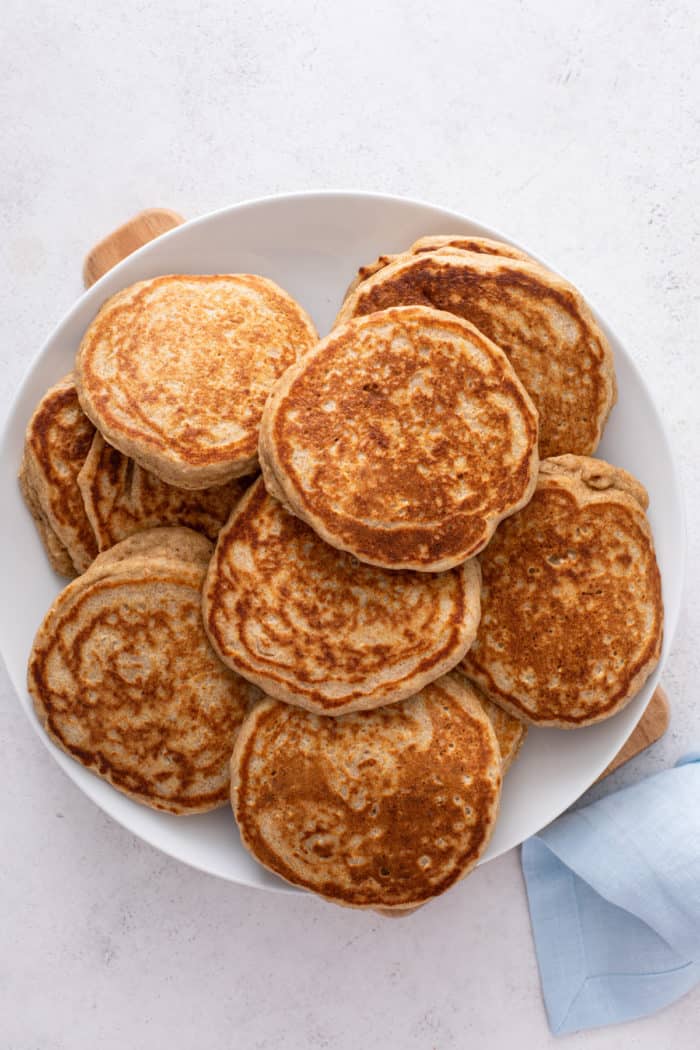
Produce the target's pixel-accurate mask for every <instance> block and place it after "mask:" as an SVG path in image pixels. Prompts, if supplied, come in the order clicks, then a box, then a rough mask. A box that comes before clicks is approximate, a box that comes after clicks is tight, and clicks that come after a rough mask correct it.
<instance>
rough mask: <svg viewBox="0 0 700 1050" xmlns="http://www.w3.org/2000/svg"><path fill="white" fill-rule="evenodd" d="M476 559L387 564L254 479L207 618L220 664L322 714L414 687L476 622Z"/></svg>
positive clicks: (208, 585)
mask: <svg viewBox="0 0 700 1050" xmlns="http://www.w3.org/2000/svg"><path fill="white" fill-rule="evenodd" d="M479 589H480V578H479V568H478V565H477V563H476V562H475V561H471V562H467V563H466V564H464V565H461V566H460V567H459V568H457V569H453V570H451V571H449V572H445V573H440V574H437V573H435V574H428V573H417V572H388V571H386V570H384V569H378V568H375V567H374V566H371V565H364V564H362V563H361V562H358V561H357V560H356V559H355V558H353V557H352V556H351V555H350V554H345V553H344V552H342V551H338V550H336V549H335V548H334V547H330V546H328V544H326V543H324V542H323V540H321V539H319V537H318V536H317V535H316V534H315V533H314V532H313V531H312V530H311V529H310V528H309V526H308V525H306V524H305V523H304V522H303V521H301V520H300V519H299V518H297V517H295V516H294V515H292V514H290V513H289V512H288V511H286V510H285V509H284V507H283V506H282V505H281V504H280V503H279V502H278V501H277V500H276V499H273V498H272V497H271V496H270V495H269V494H268V493H267V492H266V491H265V487H264V485H263V483H262V481H261V480H259V481H257V482H256V483H255V485H253V487H252V488H251V489H250V490H249V492H248V493H247V494H246V495H245V496H244V497H243V499H242V500H241V502H240V503H239V504H238V506H237V507H236V509H235V510H234V512H233V514H232V515H231V518H230V520H229V522H228V523H227V525H226V526H225V527H224V528H223V529H222V531H221V533H220V534H219V540H218V543H217V545H216V550H215V552H214V557H213V558H212V560H211V564H210V566H209V571H208V574H207V579H206V582H205V585H204V590H203V605H202V611H203V617H204V624H205V627H206V629H207V632H208V634H209V638H210V640H211V643H212V645H213V646H214V649H215V650H216V652H217V653H218V654H219V656H220V657H221V659H222V660H223V661H224V663H226V664H228V666H229V667H232V668H233V669H234V670H235V671H238V672H239V674H242V675H244V676H245V677H246V678H248V679H250V681H252V682H255V683H256V684H257V685H259V686H260V688H261V689H263V690H264V691H265V692H266V693H268V694H269V695H270V696H274V697H276V698H277V699H279V700H285V701H287V702H288V703H290V704H298V705H300V706H301V707H306V708H308V709H309V710H310V711H317V712H319V713H321V714H334V715H338V714H342V713H343V712H347V711H356V710H362V709H368V708H372V707H379V706H381V705H383V704H387V703H391V702H394V701H397V700H402V699H404V697H408V696H411V695H412V694H413V693H415V692H417V691H418V690H419V689H420V688H421V687H422V686H424V685H425V684H426V683H428V682H430V681H432V680H433V679H434V678H437V677H438V676H439V675H441V674H444V673H445V672H446V671H448V670H450V669H451V668H452V667H454V666H455V664H457V663H458V662H459V660H460V659H461V658H462V656H463V655H464V653H466V651H467V650H468V648H469V646H470V645H471V643H472V641H473V639H474V636H475V634H476V628H477V625H478V622H479Z"/></svg>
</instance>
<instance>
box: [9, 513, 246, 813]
mask: <svg viewBox="0 0 700 1050" xmlns="http://www.w3.org/2000/svg"><path fill="white" fill-rule="evenodd" d="M156 531H157V532H161V533H162V532H167V531H169V530H156ZM173 531H175V532H178V533H184V532H186V530H173ZM191 535H193V536H195V540H196V542H195V543H194V545H193V546H194V553H193V556H192V557H190V556H189V555H188V556H187V558H178V557H177V556H176V548H177V544H178V543H180V544H181V543H182V542H183V540H184V537H182V536H180V537H179V540H176V543H175V545H171V544H168V543H167V540H166V539H165V538H164V537H160V538H158V543H157V546H158V547H159V549H160V551H161V552H163V551H165V550H168V549H169V555H168V558H169V560H165V559H161V558H159V557H152V558H151V559H150V560H148V559H147V558H144V557H142V556H141V555H143V553H144V550H145V542H144V540H143V539H142V537H146V538H148V533H141V534H139V535H138V536H135V537H132V538H131V539H130V540H126V541H125V544H131V543H132V540H134V541H139V543H137V544H136V545H135V546H136V549H134V547H132V555H134V554H136V555H138V556H129V553H128V552H126V556H124V553H125V552H122V551H120V547H121V546H122V544H118V545H117V546H116V547H114V548H112V550H111V551H108V552H107V553H106V554H103V555H101V556H100V558H98V559H97V562H96V563H95V566H94V567H92V568H90V569H89V570H88V571H87V572H86V573H85V574H84V575H83V576H80V577H79V578H78V579H77V580H75V581H73V583H71V584H69V585H68V586H67V587H66V588H65V590H64V591H63V592H62V593H61V594H60V595H59V596H58V598H57V599H56V601H55V602H54V604H53V606H52V607H51V609H50V610H49V613H48V614H47V616H46V618H45V620H44V622H43V624H42V625H41V627H40V628H39V631H38V632H37V635H36V638H35V640H34V645H33V648H32V652H31V656H30V660H29V668H28V686H29V691H30V693H31V695H32V699H33V701H34V707H35V709H36V713H37V716H38V718H39V720H40V721H41V723H42V725H43V726H44V728H45V730H46V732H47V733H48V734H49V736H50V737H51V738H52V740H53V741H54V742H55V743H56V744H57V745H58V746H59V747H61V748H62V749H63V750H64V751H66V752H67V753H68V754H69V755H71V756H72V757H73V758H75V759H76V760H77V761H79V762H81V763H82V764H83V765H84V766H86V767H87V768H88V769H90V770H92V771H93V772H94V773H96V774H97V775H98V776H101V777H103V778H104V779H105V780H108V781H109V783H111V784H112V785H113V786H114V787H115V788H117V789H118V790H119V791H121V792H123V793H124V794H126V795H129V796H131V797H132V798H134V799H136V801H138V802H142V803H145V804H146V805H148V806H151V807H152V808H154V809H158V810H164V811H166V812H169V813H177V814H188V813H199V812H203V811H205V810H209V809H213V808H214V807H216V806H220V805H222V804H224V803H225V802H226V800H227V798H228V793H229V768H228V764H229V760H230V756H231V751H232V748H233V743H234V739H235V736H236V734H237V732H238V729H239V727H240V725H241V722H242V720H243V717H244V715H245V712H246V710H247V708H248V705H249V703H250V702H251V701H253V700H255V699H257V698H259V697H260V695H261V694H260V692H259V690H257V689H256V688H255V686H252V685H251V684H250V683H248V682H246V681H245V679H243V678H240V677H239V676H238V675H236V674H234V673H233V672H232V671H230V670H229V669H228V668H225V667H224V666H223V665H222V664H221V663H220V661H219V660H218V659H217V657H216V656H215V654H214V652H213V651H212V649H211V646H210V645H209V643H208V641H207V637H206V634H205V632H204V629H203V627H202V622H201V616H200V591H201V583H202V579H203V577H204V572H205V564H204V562H203V561H202V559H201V554H199V555H198V554H197V553H196V550H197V545H198V544H201V543H203V544H206V545H207V546H208V547H210V545H209V544H208V541H206V540H205V539H204V537H201V536H196V534H191ZM110 561H111V564H110ZM98 563H99V564H98Z"/></svg>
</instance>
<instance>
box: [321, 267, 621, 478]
mask: <svg viewBox="0 0 700 1050" xmlns="http://www.w3.org/2000/svg"><path fill="white" fill-rule="evenodd" d="M408 303H411V304H416V305H429V306H432V307H435V308H436V309H444V310H449V311H451V312H452V313H454V314H456V315H457V316H459V317H463V318H466V320H468V321H471V322H472V323H473V324H475V325H476V326H477V328H479V329H480V331H482V332H483V333H484V335H486V336H488V338H489V339H492V340H493V341H494V342H495V343H496V344H497V345H498V346H500V347H501V348H502V349H503V350H504V351H505V353H506V354H507V356H508V358H509V359H510V362H511V364H512V365H513V367H514V369H515V371H516V372H517V374H518V376H519V378H520V379H521V381H522V383H523V385H524V387H525V389H526V390H527V392H528V393H529V394H530V396H531V398H532V400H533V402H534V404H535V407H536V408H537V410H538V412H539V417H540V437H539V450H540V456H541V457H542V458H545V457H547V456H555V455H558V454H562V453H577V454H583V455H588V454H590V453H592V452H594V451H595V449H596V447H597V445H598V442H599V441H600V438H601V436H602V433H603V428H604V426H605V423H606V421H607V418H608V416H609V414H610V410H611V409H612V406H613V404H614V403H615V399H616V385H615V371H614V364H613V356H612V350H611V349H610V346H609V344H608V342H607V339H606V338H605V336H604V335H603V333H602V332H601V330H600V328H599V327H598V325H597V323H596V321H595V319H594V317H593V315H592V314H591V312H590V310H589V309H588V307H587V305H586V303H585V302H584V300H583V298H582V297H581V296H580V295H579V293H578V292H577V291H576V289H575V288H574V287H573V285H571V284H569V283H568V282H567V281H565V280H564V279H563V278H561V277H558V276H557V275H555V274H553V273H551V272H550V271H548V270H545V269H544V268H543V267H541V266H539V265H537V264H535V263H528V262H525V261H522V260H516V259H506V258H496V257H495V256H493V255H484V254H477V253H473V252H472V253H469V252H460V253H453V254H449V253H443V252H438V253H436V252H433V253H428V254H418V255H416V256H413V257H409V258H406V259H400V260H399V261H397V262H395V263H392V264H391V265H388V266H385V267H384V268H383V269H381V270H380V271H379V272H378V273H376V274H375V275H374V276H373V277H370V278H369V279H367V280H365V281H363V282H362V284H360V285H359V286H358V287H357V288H356V289H355V291H354V292H353V294H352V295H350V296H349V297H348V299H347V300H346V301H345V302H344V303H343V306H342V307H341V310H340V313H339V314H338V317H337V319H336V324H344V323H345V322H347V321H350V320H352V319H353V318H357V317H361V316H364V315H366V314H370V313H373V312H375V311H377V310H385V309H387V308H388V307H392V306H399V305H403V304H408Z"/></svg>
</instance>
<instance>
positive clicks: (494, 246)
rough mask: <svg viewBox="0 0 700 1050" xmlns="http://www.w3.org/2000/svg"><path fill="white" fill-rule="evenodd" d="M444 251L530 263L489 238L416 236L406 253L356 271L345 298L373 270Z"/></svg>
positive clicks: (384, 257) (381, 257)
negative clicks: (417, 256) (416, 256)
mask: <svg viewBox="0 0 700 1050" xmlns="http://www.w3.org/2000/svg"><path fill="white" fill-rule="evenodd" d="M445 250H449V252H450V253H451V254H452V253H454V252H476V253H477V255H499V256H503V257H504V258H506V259H524V260H525V262H533V260H532V259H531V258H530V256H529V255H526V254H525V252H521V251H520V249H519V248H514V247H513V246H512V244H505V243H504V242H503V241H494V240H492V239H491V238H489V237H465V236H464V235H463V234H459V233H456V234H438V235H435V236H430V237H419V239H418V240H417V241H414V242H413V244H412V245H411V247H410V248H407V249H406V251H405V252H397V254H396V255H379V256H378V257H377V258H376V259H375V260H374V262H371V263H369V264H368V265H367V266H361V267H360V269H359V270H358V271H357V276H356V277H355V279H354V280H353V281H352V283H351V284H350V286H349V287H348V290H347V292H346V293H345V298H346V299H347V297H348V296H349V295H350V294H351V293H352V292H354V291H355V289H356V288H357V286H358V285H359V284H361V283H362V282H363V281H366V280H367V278H368V277H373V276H374V274H375V273H378V272H379V271H380V270H383V269H384V267H385V266H389V264H390V263H395V262H398V260H399V259H406V258H408V257H409V256H411V255H423V254H424V253H425V252H442V251H445Z"/></svg>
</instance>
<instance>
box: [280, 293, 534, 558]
mask: <svg viewBox="0 0 700 1050" xmlns="http://www.w3.org/2000/svg"><path fill="white" fill-rule="evenodd" d="M373 280H374V278H373ZM260 462H261V466H262V468H263V475H264V477H265V483H266V485H267V487H268V488H269V489H270V491H271V492H272V493H273V494H274V495H276V496H278V497H279V498H280V499H281V500H282V501H283V502H284V503H285V505H287V506H288V507H289V508H290V509H291V510H292V511H293V512H294V513H295V514H297V515H298V516H299V517H300V518H303V519H304V521H306V522H307V523H308V524H309V525H311V527H312V528H313V529H314V530H315V531H316V532H317V533H318V534H319V535H320V536H321V537H322V538H323V539H324V540H325V541H326V542H327V543H330V544H332V545H333V546H334V547H338V548H339V549H341V550H346V551H349V552H350V553H352V554H354V555H355V557H357V558H359V559H360V560H361V561H364V562H368V563H369V564H371V565H378V566H381V567H383V568H387V569H414V570H418V571H421V572H438V571H443V570H445V569H449V568H452V567H453V566H455V565H458V564H460V563H461V562H463V561H465V559H467V558H470V557H472V555H474V554H476V553H477V552H478V551H479V550H481V548H482V547H484V546H485V545H486V544H487V543H488V541H489V539H490V537H491V535H492V533H493V531H494V529H495V528H496V526H497V524H498V522H499V521H501V520H502V518H504V517H506V516H507V515H508V514H512V513H513V512H514V511H515V510H517V509H518V508H519V507H522V506H524V505H525V503H527V501H528V500H529V498H530V495H531V493H532V491H533V488H534V485H535V481H536V475H537V413H536V411H535V409H534V408H533V405H532V402H531V401H530V398H529V397H528V395H527V393H526V392H525V390H524V388H523V386H522V384H521V383H520V381H519V380H518V378H517V376H516V375H515V372H514V371H513V369H512V368H511V366H510V364H509V363H508V359H507V358H506V356H505V354H503V353H502V352H501V351H500V350H499V348H498V347H497V346H495V345H494V344H493V343H492V342H490V340H488V339H487V338H486V337H485V336H483V335H482V334H481V333H480V332H479V331H477V330H476V329H475V328H474V327H473V325H470V324H467V323H466V322H465V321H462V320H460V319H459V318H456V317H454V316H453V315H451V314H447V313H444V312H441V311H437V310H432V309H428V308H426V307H422V306H413V307H399V308H395V309H393V310H386V311H384V312H382V313H377V314H374V315H372V316H371V317H362V318H358V319H357V320H356V321H354V322H352V323H351V324H348V325H342V326H341V327H340V328H337V329H335V330H334V331H333V332H331V334H330V335H329V336H327V337H326V338H325V339H324V340H322V341H321V342H320V343H319V344H318V346H317V347H316V348H315V349H314V350H312V351H311V352H310V353H308V354H306V355H305V356H304V358H303V359H302V360H300V361H299V362H298V363H297V364H296V365H294V366H292V367H291V368H290V369H289V370H288V371H287V372H286V373H285V375H284V376H283V377H282V379H281V380H280V381H279V382H278V383H277V384H276V386H275V388H274V390H273V391H272V394H271V395H270V398H269V399H268V402H267V404H266V406H265V411H264V412H263V421H262V424H261V428H260Z"/></svg>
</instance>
